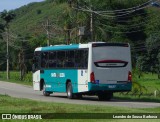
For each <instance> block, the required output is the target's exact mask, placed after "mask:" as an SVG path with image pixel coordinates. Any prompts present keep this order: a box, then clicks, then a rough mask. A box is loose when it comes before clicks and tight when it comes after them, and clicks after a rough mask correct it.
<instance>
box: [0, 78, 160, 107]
mask: <svg viewBox="0 0 160 122" xmlns="http://www.w3.org/2000/svg"><path fill="white" fill-rule="evenodd" d="M0 94H2V95H4V94H6V95H9V96H12V97H16V98H27V99H32V100H37V101H47V102H58V103H71V104H88V105H105V106H120V107H128V108H154V107H160V103H154V102H135V101H134V102H133V101H126V100H115V99H112V100H111V101H99V100H98V98H97V97H96V96H94V97H90V96H84V97H83V99H81V100H79V99H73V100H70V99H68V98H67V95H66V94H65V93H54V94H52V95H51V96H49V97H45V96H43V95H42V92H41V91H34V90H33V88H32V87H31V86H26V85H20V84H16V83H9V82H3V81H0Z"/></svg>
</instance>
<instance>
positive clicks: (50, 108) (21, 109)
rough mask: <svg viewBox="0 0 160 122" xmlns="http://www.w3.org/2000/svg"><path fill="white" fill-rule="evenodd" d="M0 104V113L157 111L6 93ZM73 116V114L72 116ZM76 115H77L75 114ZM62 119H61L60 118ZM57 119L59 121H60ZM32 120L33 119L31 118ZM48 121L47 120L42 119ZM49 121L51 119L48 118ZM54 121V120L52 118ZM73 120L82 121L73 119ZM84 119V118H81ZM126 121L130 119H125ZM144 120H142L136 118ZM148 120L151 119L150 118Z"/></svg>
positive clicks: (0, 97) (157, 111) (156, 110)
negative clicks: (81, 103)
mask: <svg viewBox="0 0 160 122" xmlns="http://www.w3.org/2000/svg"><path fill="white" fill-rule="evenodd" d="M0 104H1V109H0V113H14V114H15V113H23V114H24V113H30V114H33V113H36V114H37V113H52V114H54V113H55V114H58V113H63V114H67V113H75V114H76V113H81V114H83V113H92V114H94V113H102V114H104V113H115V114H116V113H122V111H123V113H127V114H129V113H132V114H133V113H143V114H144V113H159V112H160V109H159V108H132V109H130V108H124V107H113V106H100V105H96V106H94V105H76V104H62V103H51V102H47V104H46V102H38V101H33V100H27V99H19V98H12V97H9V96H8V95H0ZM74 117H75V116H74ZM74 117H73V118H74ZM77 117H78V116H77ZM60 120H61V121H64V120H63V119H60ZM60 120H59V121H60ZM122 120H123V121H124V119H120V120H113V119H112V120H111V121H122ZM33 121H34V120H33ZM43 121H48V120H43ZM50 121H51V120H50ZM54 121H55V120H54ZM65 121H71V119H65ZM73 121H82V120H81V119H79V120H74V119H73ZM83 121H84V120H83ZM86 121H87V122H88V121H97V120H96V119H86ZM98 121H106V120H103V119H99V120H98ZM127 121H130V120H129V119H127ZM138 121H144V120H138ZM149 121H153V120H152V119H150V120H149Z"/></svg>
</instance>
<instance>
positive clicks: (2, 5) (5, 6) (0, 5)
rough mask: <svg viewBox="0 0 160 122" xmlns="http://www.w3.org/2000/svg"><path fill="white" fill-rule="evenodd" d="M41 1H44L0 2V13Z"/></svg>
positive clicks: (12, 0)
mask: <svg viewBox="0 0 160 122" xmlns="http://www.w3.org/2000/svg"><path fill="white" fill-rule="evenodd" d="M41 1H44V0H0V12H2V11H3V10H7V11H9V10H14V9H16V8H19V7H21V6H23V5H27V4H28V3H32V2H41Z"/></svg>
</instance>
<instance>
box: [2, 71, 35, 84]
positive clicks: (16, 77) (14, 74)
mask: <svg viewBox="0 0 160 122" xmlns="http://www.w3.org/2000/svg"><path fill="white" fill-rule="evenodd" d="M6 75H7V74H6V72H5V71H4V72H3V71H0V80H2V81H7V82H13V83H19V84H23V85H30V86H31V85H32V73H31V72H29V73H28V74H27V75H26V76H25V77H24V79H23V80H20V73H19V72H18V71H11V72H10V79H9V80H7V78H6V77H7V76H6Z"/></svg>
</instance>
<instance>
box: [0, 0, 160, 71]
mask: <svg viewBox="0 0 160 122" xmlns="http://www.w3.org/2000/svg"><path fill="white" fill-rule="evenodd" d="M91 5H92V6H91ZM159 11H160V9H159V8H156V7H153V6H151V2H150V1H148V0H132V1H129V0H101V1H100V0H91V1H90V2H89V0H87V1H79V2H78V3H77V1H76V0H74V1H73V3H71V4H68V2H67V1H66V0H46V1H44V2H40V3H30V4H28V5H26V6H23V7H21V8H19V9H16V10H14V11H13V13H15V15H16V17H15V18H14V19H13V20H12V22H11V23H10V24H9V25H10V32H11V37H10V38H11V39H10V58H11V64H10V65H11V67H12V69H17V67H18V63H17V62H18V54H19V50H20V49H21V48H23V49H24V51H25V55H26V56H25V58H26V64H27V67H31V59H32V56H33V52H34V49H35V48H36V47H37V46H46V45H47V40H48V39H49V40H50V44H52V45H54V44H66V43H67V40H70V43H79V42H81V43H85V42H88V41H91V32H90V22H91V13H93V34H92V36H93V40H92V41H96V40H97V41H106V42H127V43H128V42H129V43H130V44H131V47H132V62H133V66H134V67H136V68H138V70H142V71H152V72H160V53H159V51H160V50H159V49H160V48H159V46H160V45H157V44H159V43H160V33H159V32H160V28H159V27H160V23H159V20H160V12H159ZM3 25H4V21H2V19H0V40H1V41H0V44H1V45H2V46H1V47H0V51H1V52H0V59H1V60H0V64H2V63H3V62H4V63H5V60H6V57H5V56H4V55H6V54H5V52H6V51H5V50H6V42H5V41H4V40H5V39H4V38H2V37H4V34H3V32H4V30H3ZM82 26H83V27H85V31H84V33H85V35H83V36H78V35H77V33H78V28H79V27H82ZM47 31H48V32H49V33H48V35H47ZM22 40H23V42H22ZM24 40H26V41H24ZM4 63H3V64H4ZM2 69H5V67H4V68H2ZM28 69H31V68H28Z"/></svg>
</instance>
